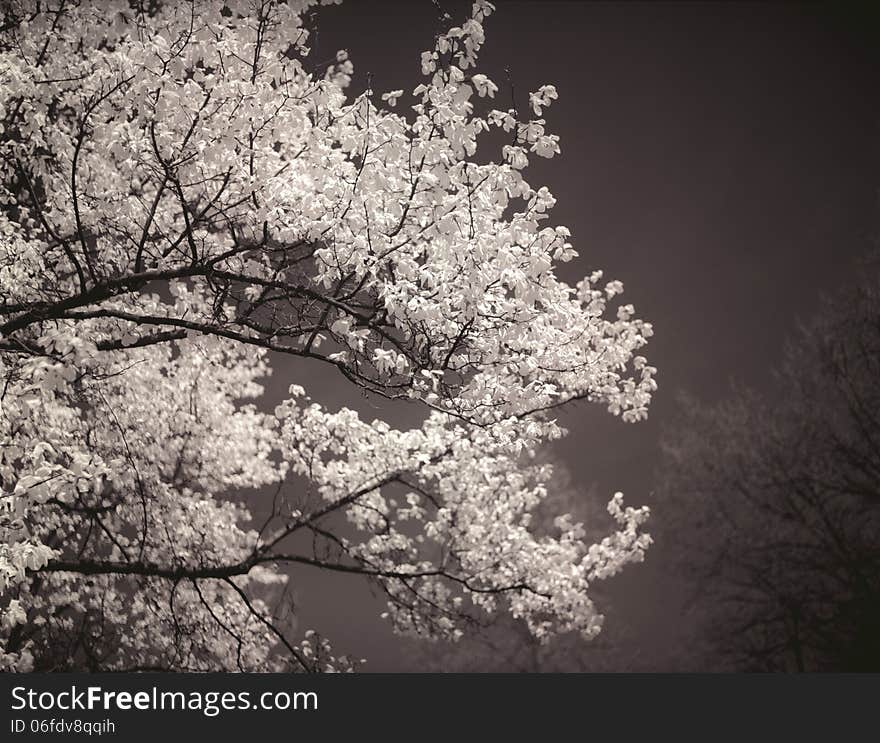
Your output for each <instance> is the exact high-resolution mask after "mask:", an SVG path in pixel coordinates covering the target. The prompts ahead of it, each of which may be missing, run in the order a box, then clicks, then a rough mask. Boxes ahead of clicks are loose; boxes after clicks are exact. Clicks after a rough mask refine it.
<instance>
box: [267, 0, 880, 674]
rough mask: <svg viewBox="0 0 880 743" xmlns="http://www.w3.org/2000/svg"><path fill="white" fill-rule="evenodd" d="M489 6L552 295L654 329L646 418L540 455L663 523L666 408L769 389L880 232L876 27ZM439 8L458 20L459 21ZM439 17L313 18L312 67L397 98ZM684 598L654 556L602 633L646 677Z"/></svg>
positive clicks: (760, 8)
mask: <svg viewBox="0 0 880 743" xmlns="http://www.w3.org/2000/svg"><path fill="white" fill-rule="evenodd" d="M496 4H497V6H498V11H497V13H496V14H494V15H493V16H492V17H491V18H490V19H489V20H488V21H487V24H486V32H487V42H486V46H485V47H484V50H483V53H482V55H481V69H482V71H483V72H485V73H487V74H489V76H490V77H492V78H493V79H494V80H495V81H496V82H497V83H498V84H499V86H500V87H501V88H502V90H501V91H500V92H499V99H500V103H498V104H496V105H498V107H504V108H506V107H507V105H508V101H509V98H508V96H509V91H508V89H507V86H506V83H505V81H506V74H505V72H504V68H505V67H507V68H509V70H510V78H511V80H512V82H513V84H514V87H515V90H516V91H517V94H518V95H519V97H520V98H521V102H520V106H521V107H524V105H525V103H524V102H525V100H526V98H525V96H526V94H527V92H528V91H530V90H535V89H536V88H537V87H538V86H539V85H541V84H543V83H548V82H552V83H554V84H555V85H556V86H557V89H558V90H559V94H560V100H559V101H557V102H556V103H555V104H554V105H553V106H552V107H551V108H550V109H549V111H548V112H547V114H546V115H547V119H548V128H549V130H550V131H553V132H555V133H557V134H559V135H560V136H561V147H562V156H561V158H556V159H554V160H552V161H550V162H539V163H536V164H535V167H532V168H530V169H529V170H528V171H527V177H528V178H529V180H530V182H531V183H532V184H533V185H534V186H539V185H547V186H549V187H550V189H551V190H552V191H553V192H554V194H555V195H556V197H557V199H558V205H557V207H556V209H555V211H554V221H555V222H557V223H560V224H565V225H566V226H568V227H569V228H570V229H571V231H572V233H573V242H574V245H575V247H576V248H577V249H578V250H579V252H580V255H581V257H580V258H579V259H578V260H577V261H575V262H573V263H571V264H568V265H567V266H565V268H564V271H563V275H564V276H565V278H566V279H568V280H571V281H574V280H577V279H579V278H580V277H581V276H583V275H584V274H586V273H589V272H590V271H592V270H593V269H595V268H602V269H603V270H604V271H605V275H606V277H607V278H609V279H610V278H617V279H620V280H622V281H623V283H624V285H625V287H626V295H625V297H626V300H627V301H629V302H632V303H633V304H635V306H636V309H637V310H638V312H639V314H640V315H641V316H642V317H644V318H646V319H648V320H650V321H651V322H653V324H654V327H655V331H656V335H655V337H654V338H653V339H652V341H651V343H650V344H649V346H648V348H647V351H646V355H647V356H648V357H649V358H650V360H651V362H652V363H653V364H654V365H655V366H657V367H658V368H659V374H658V381H659V385H660V390H659V391H658V393H657V395H656V398H655V401H654V404H653V406H652V410H651V414H650V419H649V420H648V421H647V422H643V423H640V424H636V425H627V424H623V423H621V422H620V421H618V420H616V419H613V418H612V417H611V416H609V415H608V414H607V413H605V412H604V411H603V410H601V409H599V408H594V407H590V406H587V405H583V406H580V407H577V408H574V409H572V410H571V411H570V412H568V413H566V415H565V416H564V420H565V423H566V425H568V426H569V428H570V430H571V434H570V436H569V437H568V438H567V439H565V440H563V441H562V442H561V443H560V445H559V446H558V449H557V450H558V453H559V454H560V455H561V456H562V458H563V459H564V460H565V461H566V463H567V464H568V466H569V467H570V469H571V471H572V474H573V477H574V478H575V480H576V481H577V482H579V483H582V484H583V486H584V490H585V491H586V490H587V488H588V487H589V486H595V487H596V488H597V490H598V492H599V493H602V494H606V493H607V494H609V495H610V493H612V492H613V491H615V490H618V489H619V490H623V491H624V492H625V493H626V494H627V497H628V500H629V501H630V503H631V504H633V505H638V504H642V503H649V504H650V505H651V506H652V509H653V511H654V514H655V516H654V517H655V518H656V519H657V520H661V519H662V518H663V504H662V502H657V501H656V500H655V499H653V497H652V488H653V475H654V469H655V467H656V465H657V463H658V456H659V446H658V443H659V437H660V433H661V430H662V428H663V425H664V422H668V421H669V420H670V418H672V417H673V416H674V414H675V409H676V400H675V398H676V393H677V392H678V391H680V390H687V391H689V392H691V393H694V394H696V395H697V396H699V397H701V398H703V399H706V400H708V401H712V400H715V399H718V398H719V397H721V396H723V395H724V394H725V393H726V392H727V391H728V390H729V386H730V381H731V380H732V379H735V380H738V381H740V382H745V383H747V384H749V385H752V386H755V387H758V388H761V387H762V386H766V385H767V383H768V381H769V370H770V368H771V366H772V365H773V364H774V363H775V362H776V361H777V360H778V358H779V354H780V349H781V344H782V342H783V341H784V339H785V337H786V336H787V335H789V334H790V333H791V332H792V331H793V330H794V329H795V327H796V324H797V321H798V319H799V318H806V317H808V316H809V315H810V313H811V312H812V310H813V309H814V308H815V307H816V305H817V300H818V298H819V295H820V293H822V292H828V291H832V290H833V289H834V288H835V287H838V286H840V285H841V284H843V283H844V282H846V281H848V280H849V279H851V278H852V277H854V276H855V275H856V272H857V271H858V266H857V263H858V258H859V257H860V256H862V255H864V254H865V253H866V252H867V251H868V250H869V249H870V248H871V247H872V245H874V244H875V242H876V237H877V235H878V234H880V233H878V230H877V226H878V224H877V222H878V209H877V205H878V188H877V187H878V177H877V175H878V173H880V168H878V165H880V162H878V161H880V137H878V134H880V116H878V94H877V91H878V81H880V77H878V62H880V59H878V57H880V55H878V52H877V50H878V49H880V46H878V44H877V42H878V38H877V33H876V30H877V29H878V28H880V25H878V21H880V17H878V16H877V15H876V14H870V13H869V12H868V11H867V10H864V9H861V10H859V9H858V6H853V7H851V8H849V9H848V10H845V11H844V10H839V9H838V10H834V9H833V8H832V7H831V6H830V5H821V4H814V5H813V4H811V5H797V4H779V5H770V4H760V3H747V4H720V3H705V4H700V3H686V4H663V3H650V4H641V3H630V2H627V3H613V4H605V3H602V4H599V3H586V2H549V1H547V0H543V1H542V2H536V1H533V2H499V3H496ZM441 5H442V7H443V8H444V9H446V10H448V12H450V13H451V14H452V15H453V17H455V18H456V20H459V19H460V18H461V11H460V9H461V8H462V7H467V4H462V3H451V2H447V3H441ZM866 7H867V6H866ZM437 15H438V13H437V10H436V8H435V7H434V6H433V5H432V3H431V1H430V0H409V1H408V2H403V1H402V0H399V1H397V2H391V1H388V0H386V1H384V2H383V1H381V0H379V1H377V0H370V2H365V1H363V2H358V1H357V0H352V1H350V2H346V3H344V4H343V5H342V6H340V7H330V8H326V9H322V11H321V14H320V33H319V36H318V38H317V40H313V58H314V59H315V60H323V59H329V58H330V57H332V56H333V55H334V54H335V51H336V50H337V49H340V48H347V49H349V51H350V53H351V56H352V59H353V61H354V63H355V67H356V76H355V79H354V83H353V92H355V93H357V92H360V91H361V90H362V89H363V88H364V87H365V86H366V74H367V73H368V72H369V73H371V75H372V85H373V88H374V90H375V91H376V93H377V94H378V93H381V92H383V91H387V90H392V89H396V88H403V89H405V90H408V91H409V90H412V88H413V87H414V86H415V85H416V84H417V83H418V82H420V72H419V61H418V60H419V53H420V52H421V51H422V50H424V49H429V48H430V47H431V45H432V38H433V33H434V31H435V29H436V18H437ZM315 42H316V43H315ZM405 103H406V99H403V100H402V102H401V103H400V104H398V106H401V105H404V104H405ZM293 381H296V382H298V383H301V384H303V385H304V386H305V387H306V389H307V390H308V392H309V393H310V394H311V395H312V396H313V397H314V398H315V399H317V400H319V401H321V402H323V403H325V404H328V405H330V406H331V407H338V406H341V405H349V406H354V407H357V408H358V409H360V410H361V412H362V414H365V415H368V416H370V417H374V416H376V415H382V416H384V417H388V418H389V420H390V421H391V422H392V423H395V424H397V425H408V424H412V423H414V422H415V421H416V420H417V419H418V411H415V410H404V409H396V410H387V408H385V407H384V406H382V405H381V404H380V403H379V402H378V401H376V400H370V399H365V398H364V397H363V396H360V395H359V394H358V393H357V392H356V391H355V392H353V391H352V390H351V389H350V386H349V384H348V383H347V382H346V381H345V380H344V379H342V378H341V377H338V378H337V377H334V376H328V375H327V373H326V371H325V367H321V368H319V369H315V368H313V367H311V366H309V365H308V364H303V363H302V362H294V361H290V360H279V362H278V364H277V365H276V370H275V377H274V380H273V383H272V385H271V388H270V390H269V394H270V396H275V395H279V394H281V393H280V390H284V389H286V387H287V385H288V384H290V383H291V382H293ZM372 408H375V410H371V409H372ZM294 583H295V585H296V586H297V590H298V596H299V600H300V602H301V616H302V618H303V619H302V621H303V628H305V627H306V626H314V627H316V628H318V629H320V630H321V631H322V632H323V633H325V634H326V635H327V636H328V637H329V638H330V639H331V641H333V642H334V645H335V647H336V648H337V649H338V650H340V651H343V652H352V653H354V654H361V655H364V656H366V657H367V658H368V659H369V664H368V666H367V667H366V668H367V670H372V671H384V670H407V669H413V668H414V662H413V660H412V658H411V657H410V655H409V651H410V647H409V646H408V645H407V644H405V643H403V644H401V643H400V641H399V640H397V639H395V638H393V637H392V636H391V634H390V632H389V631H388V629H387V627H386V626H385V625H384V623H383V622H381V621H380V620H379V619H378V614H379V613H380V612H381V611H382V606H381V603H380V602H378V601H377V600H374V599H372V598H371V596H370V592H369V590H368V589H367V588H366V587H365V586H364V585H363V584H362V583H361V582H359V581H357V580H353V579H350V578H344V577H338V576H330V577H327V576H325V575H323V574H316V573H309V572H308V571H306V572H303V573H294ZM680 588H681V584H680V581H679V580H678V579H677V577H676V576H675V575H674V574H673V573H672V569H671V567H670V566H669V565H668V564H666V563H665V562H664V557H663V550H662V545H657V548H656V549H655V550H654V552H653V553H652V554H651V555H649V557H648V559H647V561H646V563H645V564H644V565H639V566H635V567H631V568H629V569H628V570H627V571H626V573H625V574H624V575H622V576H620V577H619V578H616V579H614V585H613V590H612V592H611V599H610V600H611V601H613V602H614V605H615V607H616V608H615V613H619V614H623V615H625V616H626V618H627V622H628V624H629V625H630V626H631V628H632V633H633V636H634V638H635V642H636V643H637V644H638V645H639V646H640V647H641V648H643V649H644V653H643V654H644V655H645V657H647V658H661V657H663V656H664V655H665V653H666V651H667V650H669V649H670V648H671V647H673V646H674V645H675V644H676V643H682V642H687V638H686V637H684V638H683V637H681V636H680V633H679V632H677V627H679V626H680V623H679V622H678V617H677V612H679V611H680V608H679V605H678V603H677V602H678V600H679V594H680Z"/></svg>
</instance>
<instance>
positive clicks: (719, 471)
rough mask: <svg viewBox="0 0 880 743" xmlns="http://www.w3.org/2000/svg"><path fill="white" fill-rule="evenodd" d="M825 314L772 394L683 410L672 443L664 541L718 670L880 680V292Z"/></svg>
mask: <svg viewBox="0 0 880 743" xmlns="http://www.w3.org/2000/svg"><path fill="white" fill-rule="evenodd" d="M868 275H869V276H870V278H869V279H866V280H865V281H864V283H863V284H861V285H859V286H856V287H851V288H850V290H849V291H847V292H846V293H844V294H842V295H841V296H839V297H837V298H835V299H834V300H833V301H828V302H826V303H825V305H824V306H823V308H822V311H821V312H820V314H819V315H818V316H817V317H816V318H815V320H814V321H812V322H811V323H809V324H808V325H806V326H805V327H804V328H803V329H802V331H801V333H800V335H799V336H798V337H797V339H796V340H794V341H793V342H792V343H791V344H790V345H789V347H788V348H787V350H786V353H785V357H784V361H783V363H782V364H781V366H780V367H779V369H778V372H777V375H776V380H775V382H776V393H775V394H774V395H772V396H769V397H761V396H758V395H756V394H754V393H752V392H750V391H748V390H744V389H739V390H737V391H736V393H735V395H734V396H733V397H732V398H731V399H729V400H727V401H725V402H723V403H721V404H719V405H715V406H701V405H699V404H698V403H696V402H695V401H693V400H691V401H686V404H685V409H684V415H683V420H682V421H681V422H680V423H679V424H678V426H677V427H676V429H675V430H674V432H672V433H671V435H670V436H669V437H668V439H667V442H666V465H665V481H664V487H663V490H664V491H665V492H664V493H663V497H664V499H666V502H668V503H669V508H670V514H672V513H677V517H671V519H672V520H671V521H670V522H669V523H670V524H672V526H671V527H670V528H664V529H663V536H662V538H661V539H660V541H661V542H667V543H670V544H671V543H673V542H675V543H678V544H680V545H681V553H680V558H681V564H682V566H683V567H684V569H686V570H688V571H689V573H690V575H691V576H692V578H693V579H694V580H695V581H696V586H697V596H696V598H695V611H696V614H697V615H699V616H700V617H701V618H702V620H703V623H702V630H703V631H704V632H706V633H707V635H706V636H707V638H708V639H709V645H708V647H707V648H705V650H706V651H707V655H705V656H704V662H706V663H708V664H709V665H710V666H711V667H716V666H717V665H718V664H726V665H727V666H729V667H731V666H732V667H734V668H744V669H750V670H770V671H779V670H787V671H805V670H838V671H839V670H877V668H880V642H878V638H877V632H876V628H877V626H878V622H880V385H878V379H880V289H878V287H880V282H878V281H877V274H876V266H874V267H872V268H871V269H870V270H869V271H868Z"/></svg>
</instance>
